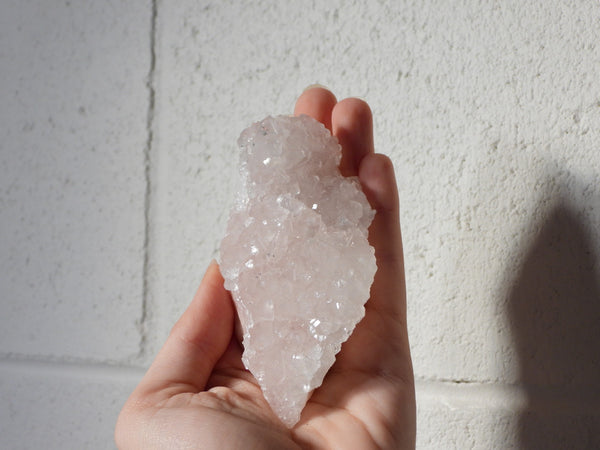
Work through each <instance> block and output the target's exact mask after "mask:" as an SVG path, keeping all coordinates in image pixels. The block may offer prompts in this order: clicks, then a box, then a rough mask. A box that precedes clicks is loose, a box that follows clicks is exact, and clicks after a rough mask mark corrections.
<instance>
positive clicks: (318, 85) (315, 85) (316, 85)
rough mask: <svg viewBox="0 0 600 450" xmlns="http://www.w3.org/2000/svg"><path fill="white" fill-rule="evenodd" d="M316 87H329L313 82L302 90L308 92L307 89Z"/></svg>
mask: <svg viewBox="0 0 600 450" xmlns="http://www.w3.org/2000/svg"><path fill="white" fill-rule="evenodd" d="M314 88H321V89H327V88H326V87H325V86H323V85H322V84H318V83H315V84H311V85H310V86H307V87H306V88H305V89H304V90H303V91H302V92H306V91H308V90H309V89H314ZM327 90H329V89H327Z"/></svg>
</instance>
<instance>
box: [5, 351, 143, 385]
mask: <svg viewBox="0 0 600 450" xmlns="http://www.w3.org/2000/svg"><path fill="white" fill-rule="evenodd" d="M2 372H13V373H20V374H23V373H25V374H35V375H42V376H45V375H56V376H59V377H85V378H111V379H119V380H127V379H130V380H139V379H140V378H141V377H142V376H143V375H144V373H145V372H146V369H144V368H142V367H137V366H133V365H127V364H109V363H106V362H98V361H85V360H76V359H75V360H60V359H47V358H35V357H22V356H12V357H11V356H8V357H7V356H6V355H4V356H2V357H0V373H2Z"/></svg>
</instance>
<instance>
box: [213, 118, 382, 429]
mask: <svg viewBox="0 0 600 450" xmlns="http://www.w3.org/2000/svg"><path fill="white" fill-rule="evenodd" d="M238 144H239V146H240V150H241V155H240V176H241V182H242V187H241V189H240V191H239V192H238V195H237V197H236V201H235V205H234V207H233V210H232V211H231V215H230V218H229V222H228V225H227V232H226V235H225V238H224V239H223V241H222V243H221V271H222V274H223V277H224V278H225V287H226V288H227V289H229V290H230V291H231V294H232V296H233V299H234V302H235V305H236V308H237V312H238V315H239V318H240V322H241V326H242V332H243V347H244V354H243V362H244V364H245V366H246V368H248V370H250V372H252V374H253V375H254V377H255V378H256V380H257V381H258V383H259V384H260V386H261V388H262V391H263V393H264V396H265V398H266V399H267V401H268V402H269V404H270V406H271V408H272V409H273V411H274V412H275V413H276V414H277V415H278V416H279V418H280V419H281V420H282V421H283V422H284V423H285V424H286V425H287V426H289V427H291V426H293V425H294V424H295V423H296V422H298V420H299V418H300V413H301V412H302V409H303V408H304V405H305V404H306V402H307V400H308V398H309V396H310V394H311V392H312V391H313V390H314V389H315V388H317V387H319V386H320V385H321V383H322V382H323V378H324V377H325V375H326V373H327V371H328V370H329V368H330V367H331V365H332V364H333V363H334V361H335V355H336V354H337V353H338V352H339V351H340V348H341V345H342V343H343V342H344V341H346V339H348V337H349V336H350V334H351V333H352V330H353V329H354V327H355V325H356V324H357V323H358V322H359V321H360V320H361V319H362V317H363V316H364V311H365V310H364V304H365V302H366V301H367V300H368V298H369V290H370V286H371V284H372V282H373V277H374V275H375V271H376V264H375V256H374V250H373V247H371V246H370V245H369V242H368V240H367V230H368V227H369V225H370V224H371V221H372V219H373V216H374V211H373V210H372V209H371V207H370V205H369V203H368V201H367V199H366V197H365V195H364V193H363V192H362V190H361V187H360V183H359V181H358V179H357V178H356V177H343V176H342V175H341V174H340V171H339V169H338V164H339V162H340V158H341V147H340V145H339V144H338V141H337V139H336V138H335V137H333V136H331V134H330V133H329V131H328V130H327V129H326V128H325V127H324V126H323V125H322V124H321V123H319V122H317V121H316V120H314V119H312V118H311V117H308V116H300V117H292V116H279V117H267V118H266V119H264V120H262V121H261V122H258V123H255V124H254V125H252V126H251V127H250V128H248V129H246V130H244V131H243V132H242V134H241V136H240V138H239V140H238Z"/></svg>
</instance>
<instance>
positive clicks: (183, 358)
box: [137, 262, 235, 396]
mask: <svg viewBox="0 0 600 450" xmlns="http://www.w3.org/2000/svg"><path fill="white" fill-rule="evenodd" d="M234 317H235V313H234V306H233V302H232V300H231V296H230V295H229V293H228V292H227V291H226V290H225V288H224V286H223V277H222V276H221V273H220V271H219V266H218V265H217V263H215V262H213V263H211V265H210V266H209V267H208V269H207V271H206V274H205V275H204V278H203V279H202V282H201V283H200V287H199V288H198V291H197V292H196V295H195V296H194V299H193V300H192V303H191V304H190V305H189V306H188V308H187V309H186V311H185V312H184V313H183V315H182V316H181V318H180V319H179V320H178V321H177V323H176V324H175V326H174V327H173V329H172V330H171V333H170V335H169V337H168V339H167V341H166V342H165V345H164V346H163V348H162V349H161V351H160V352H159V354H158V356H157V357H156V359H155V360H154V362H153V363H152V365H151V366H150V369H148V372H147V373H146V375H145V376H144V378H143V380H142V382H141V383H140V385H139V386H138V388H137V390H138V391H140V392H138V395H142V396H143V395H147V394H151V393H155V392H158V391H160V390H163V389H165V388H173V389H176V390H177V392H173V391H172V389H170V390H169V393H170V394H172V395H175V394H177V393H181V392H190V391H192V392H200V391H202V390H204V389H205V387H206V382H207V380H208V378H209V376H210V374H211V372H212V370H213V368H214V366H215V364H216V362H217V361H218V360H219V358H220V357H221V356H222V355H223V353H224V352H225V350H226V349H227V346H228V344H229V341H230V340H231V335H232V332H233V323H234Z"/></svg>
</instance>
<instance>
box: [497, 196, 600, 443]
mask: <svg viewBox="0 0 600 450" xmlns="http://www.w3.org/2000/svg"><path fill="white" fill-rule="evenodd" d="M599 206H600V201H599V202H597V204H596V206H595V208H598V207H599ZM590 226H594V227H598V226H600V224H589V223H586V220H585V219H584V218H583V214H581V211H578V210H577V209H575V208H574V207H572V206H571V205H570V204H569V202H562V203H561V204H559V205H557V206H556V207H555V208H554V209H553V211H552V212H551V213H550V214H549V215H548V216H547V219H546V221H545V222H544V223H542V224H541V228H540V229H539V230H538V234H537V236H536V239H535V240H534V242H533V243H532V245H531V247H530V248H529V249H528V251H527V253H526V255H525V258H524V263H523V266H522V267H521V269H520V271H519V272H518V274H517V277H516V279H515V281H514V283H513V286H512V289H511V291H510V297H509V304H508V314H509V320H510V323H511V327H512V333H513V338H514V342H515V345H516V349H517V355H518V357H519V364H520V372H519V375H520V382H521V384H522V385H523V386H524V388H525V390H526V393H527V397H528V402H527V407H526V408H525V409H524V410H523V411H522V414H521V416H520V419H519V439H520V444H521V448H525V449H539V448H544V449H554V448H557V449H558V448H560V449H566V448H600V279H599V275H598V274H599V273H600V270H599V269H600V267H599V264H600V261H599V260H598V258H599V256H600V255H595V254H594V252H593V248H594V246H593V242H592V241H591V238H590V236H589V233H588V231H587V230H589V229H590V228H588V227H590Z"/></svg>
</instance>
